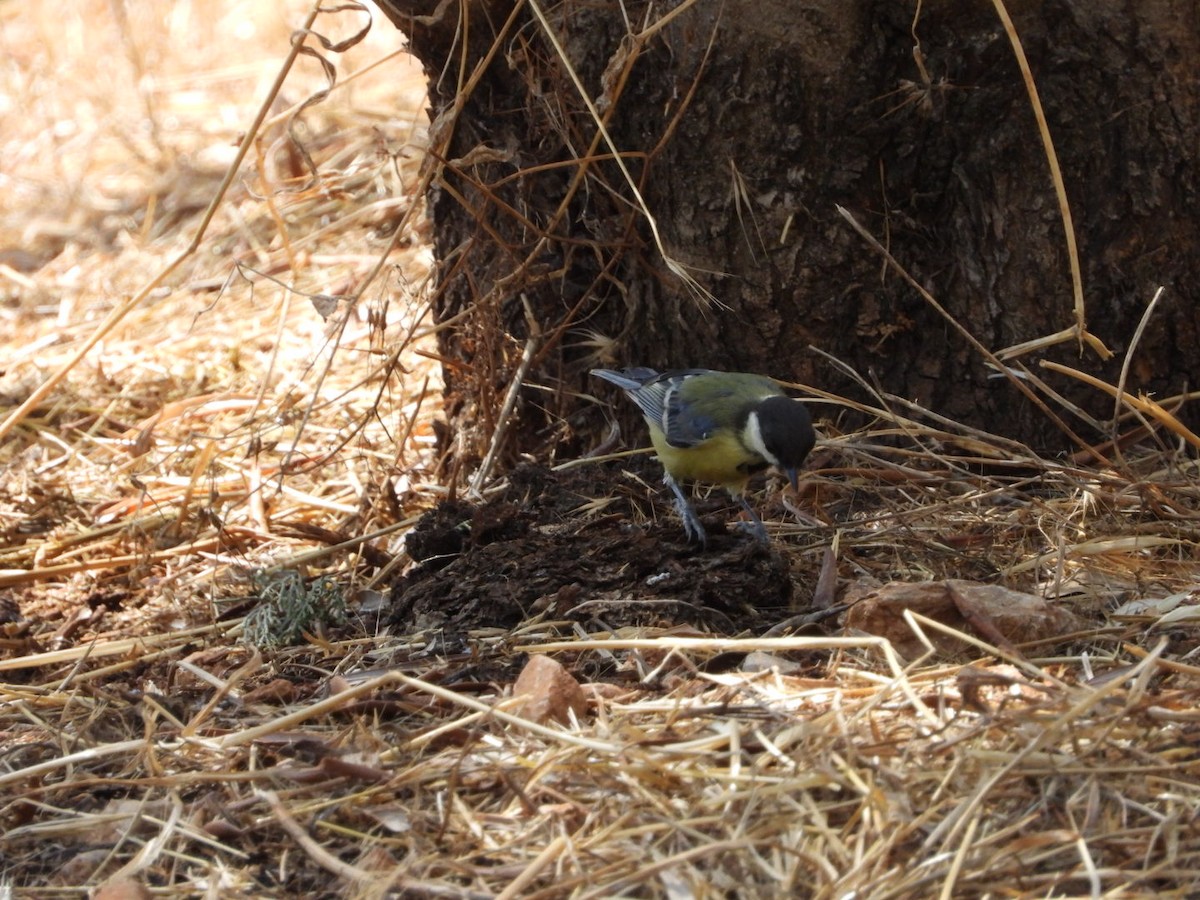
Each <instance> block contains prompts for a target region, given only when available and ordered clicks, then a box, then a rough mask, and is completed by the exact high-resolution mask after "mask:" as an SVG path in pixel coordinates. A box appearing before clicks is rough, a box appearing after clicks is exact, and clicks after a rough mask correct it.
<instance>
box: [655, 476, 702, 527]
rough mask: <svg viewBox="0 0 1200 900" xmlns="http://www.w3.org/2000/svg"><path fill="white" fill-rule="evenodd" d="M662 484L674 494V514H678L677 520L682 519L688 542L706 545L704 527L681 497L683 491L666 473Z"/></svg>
mask: <svg viewBox="0 0 1200 900" xmlns="http://www.w3.org/2000/svg"><path fill="white" fill-rule="evenodd" d="M663 484H665V485H666V486H667V487H669V488H670V489H671V490H672V491H673V492H674V494H675V512H677V513H679V518H681V519H683V531H684V534H686V535H687V536H688V540H692V541H698V542H699V543H700V544H702V545H704V544H707V543H708V535H707V534H705V533H704V526H703V525H701V524H700V518H699V517H698V516H697V515H696V511H695V510H694V509H692V504H690V503H688V499H687V497H685V496H684V495H683V489H682V488H681V487H680V486H679V482H677V481H676V480H675V479H674V478H672V477H671V474H670V473H669V472H667V473H664V474H663Z"/></svg>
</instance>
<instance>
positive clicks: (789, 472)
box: [783, 469, 800, 493]
mask: <svg viewBox="0 0 1200 900" xmlns="http://www.w3.org/2000/svg"><path fill="white" fill-rule="evenodd" d="M783 474H784V475H786V476H787V479H788V481H790V482H791V483H792V490H793V491H794V492H797V493H798V492H799V491H800V476H799V474H798V473H797V472H796V470H795V469H784V470H783Z"/></svg>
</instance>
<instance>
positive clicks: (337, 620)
mask: <svg viewBox="0 0 1200 900" xmlns="http://www.w3.org/2000/svg"><path fill="white" fill-rule="evenodd" d="M250 580H251V583H252V584H253V585H254V590H255V593H256V594H257V595H258V599H259V602H258V605H257V606H255V607H254V609H253V610H251V611H250V613H249V615H247V616H246V621H245V624H244V625H243V628H244V631H243V634H242V640H243V641H244V642H245V643H247V644H251V645H253V646H255V647H262V648H264V649H271V648H275V647H284V646H288V645H291V644H296V643H299V642H300V641H301V640H302V639H303V637H304V634H305V632H313V631H316V630H318V629H319V628H321V627H322V626H325V625H339V624H342V623H344V622H345V621H346V602H345V599H344V598H343V597H342V589H341V587H339V586H338V584H337V582H335V581H334V580H333V579H332V578H330V577H329V576H328V575H321V576H319V577H317V578H315V579H313V580H312V581H306V580H305V579H304V577H303V576H302V575H301V574H300V573H299V572H297V571H296V570H294V569H276V570H271V571H259V572H254V573H253V574H252V575H251V576H250Z"/></svg>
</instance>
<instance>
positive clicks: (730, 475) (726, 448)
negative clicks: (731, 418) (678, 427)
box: [650, 428, 764, 494]
mask: <svg viewBox="0 0 1200 900" xmlns="http://www.w3.org/2000/svg"><path fill="white" fill-rule="evenodd" d="M650 441H651V443H653V444H654V449H655V451H656V452H657V453H658V458H659V460H660V461H661V462H662V464H663V468H665V469H666V470H667V471H668V472H669V473H670V474H671V477H672V478H674V479H675V480H676V481H702V482H705V483H707V484H719V485H722V486H723V487H724V488H725V489H726V490H728V491H729V492H730V493H731V494H740V493H741V491H742V489H743V488H744V487H745V486H746V480H747V479H748V478H749V477H750V473H751V472H753V471H756V470H758V469H761V468H762V467H763V466H764V462H763V460H762V458H761V457H759V455H758V454H757V453H754V452H753V451H751V450H747V449H746V447H744V446H743V445H742V442H741V441H740V440H738V436H737V434H736V433H733V432H720V433H718V434H715V435H713V436H712V437H711V438H709V439H708V440H707V441H704V442H703V443H700V444H696V445H695V446H694V447H672V446H671V445H670V444H668V443H667V441H666V438H665V437H664V436H663V434H662V432H661V431H660V430H659V429H657V428H651V429H650Z"/></svg>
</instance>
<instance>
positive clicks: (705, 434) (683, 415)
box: [592, 368, 816, 543]
mask: <svg viewBox="0 0 1200 900" xmlns="http://www.w3.org/2000/svg"><path fill="white" fill-rule="evenodd" d="M592 374H593V375H595V376H596V377H597V378H603V379H604V380H605V381H610V382H612V383H613V384H615V385H616V386H617V387H619V388H621V389H622V390H623V391H625V393H626V394H627V395H628V396H629V398H630V399H631V400H633V402H634V403H636V404H637V405H638V408H639V409H640V410H641V411H642V415H643V416H644V417H645V419H646V424H648V425H649V426H650V442H651V443H652V444H654V449H655V450H656V451H657V452H658V458H659V460H660V461H661V462H662V464H663V469H664V470H665V474H664V475H663V483H664V484H666V485H667V486H668V487H669V488H670V489H671V490H672V491H673V492H674V494H675V508H676V510H678V512H679V517H680V518H681V519H683V530H684V532H685V533H686V534H687V536H688V538H690V539H693V540H696V541H699V542H700V543H704V542H705V533H704V528H703V526H702V525H701V524H700V519H699V518H698V517H697V516H696V513H695V511H694V510H693V509H692V506H691V504H690V503H688V500H687V498H686V497H685V496H684V494H683V490H682V489H681V488H680V487H679V482H680V481H703V482H708V483H710V484H719V485H723V486H724V487H725V489H726V490H727V491H729V493H730V494H731V495H732V496H733V497H735V498H736V499H737V500H738V501H739V502H740V503H741V504H742V506H743V507H744V508H745V509H746V511H747V512H749V513H750V518H751V519H752V520H753V522H754V531H755V534H756V535H757V537H758V538H759V540H760V541H762V542H764V543H766V541H767V530H766V528H765V527H764V526H763V523H762V519H760V518H759V517H758V515H757V514H756V513H755V512H754V510H753V509H751V507H750V504H749V503H747V502H746V498H745V497H743V496H742V491H743V490H744V489H745V487H746V482H747V480H748V479H749V478H750V476H751V475H752V474H754V473H755V472H759V471H762V470H763V469H765V468H767V467H768V466H775V468H777V469H779V470H781V471H782V472H783V473H784V474H785V475H787V477H788V480H789V481H790V482H791V483H792V487H793V488H794V487H796V470H797V469H799V468H800V465H801V464H802V463H803V462H804V458H805V457H806V456H808V453H809V451H810V450H812V448H813V444H814V443H816V434H815V433H814V432H813V427H812V419H811V418H810V417H809V414H808V410H807V409H805V408H804V404H802V403H801V402H800V401H799V400H793V399H792V398H791V397H788V396H787V395H786V394H785V393H784V392H783V389H782V388H780V386H779V385H778V384H777V383H776V382H775V381H773V380H772V379H770V378H767V377H765V376H762V375H751V374H747V373H744V372H715V371H713V370H712V369H679V370H676V371H671V372H662V373H659V372H656V371H654V369H645V368H636V369H623V370H621V371H619V372H617V371H614V370H612V369H592Z"/></svg>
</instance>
